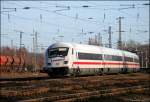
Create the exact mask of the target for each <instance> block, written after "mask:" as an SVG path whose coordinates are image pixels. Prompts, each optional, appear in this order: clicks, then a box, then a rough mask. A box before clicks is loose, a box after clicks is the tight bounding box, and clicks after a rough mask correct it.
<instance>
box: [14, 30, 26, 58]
mask: <svg viewBox="0 0 150 102" xmlns="http://www.w3.org/2000/svg"><path fill="white" fill-rule="evenodd" d="M14 31H15V32H19V33H20V44H19V45H20V50H19V51H20V56H22V55H21V53H22V52H21V46H22V34H23V33H24V32H23V31H18V30H14Z"/></svg>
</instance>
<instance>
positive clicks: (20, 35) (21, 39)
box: [20, 31, 23, 56]
mask: <svg viewBox="0 0 150 102" xmlns="http://www.w3.org/2000/svg"><path fill="white" fill-rule="evenodd" d="M22 33H23V32H22V31H20V56H21V53H22V52H21V45H22Z"/></svg>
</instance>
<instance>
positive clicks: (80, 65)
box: [43, 42, 140, 75]
mask: <svg viewBox="0 0 150 102" xmlns="http://www.w3.org/2000/svg"><path fill="white" fill-rule="evenodd" d="M139 68H140V65H139V57H138V56H137V55H136V54H134V53H131V52H128V51H123V50H118V49H112V48H106V47H100V46H94V45H84V44H75V43H63V42H60V43H55V44H52V45H51V46H49V47H48V49H47V50H46V52H45V66H44V68H43V70H44V71H45V72H46V73H48V74H49V75H88V74H103V73H123V72H137V71H139Z"/></svg>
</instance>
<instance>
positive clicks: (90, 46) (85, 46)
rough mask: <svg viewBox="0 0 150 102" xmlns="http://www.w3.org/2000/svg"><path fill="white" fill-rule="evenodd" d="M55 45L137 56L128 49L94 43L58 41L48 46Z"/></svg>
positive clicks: (54, 46)
mask: <svg viewBox="0 0 150 102" xmlns="http://www.w3.org/2000/svg"><path fill="white" fill-rule="evenodd" d="M56 47H73V48H75V49H77V50H80V51H81V50H82V51H85V52H86V51H87V52H89V51H90V52H93V53H94V52H97V51H99V52H103V53H104V54H113V55H121V54H122V53H124V54H125V55H126V56H128V57H131V56H132V57H135V58H138V57H137V55H136V54H135V53H132V52H129V51H124V50H119V49H114V48H107V47H101V46H96V45H86V44H77V43H66V42H58V43H54V44H52V45H50V46H49V47H48V49H49V48H56Z"/></svg>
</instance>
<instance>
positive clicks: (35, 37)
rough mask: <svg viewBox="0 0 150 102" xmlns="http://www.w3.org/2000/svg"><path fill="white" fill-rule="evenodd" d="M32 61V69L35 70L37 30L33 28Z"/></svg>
mask: <svg viewBox="0 0 150 102" xmlns="http://www.w3.org/2000/svg"><path fill="white" fill-rule="evenodd" d="M31 36H33V63H34V69H33V71H36V70H37V69H36V68H37V32H35V31H34V30H33V34H31Z"/></svg>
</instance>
